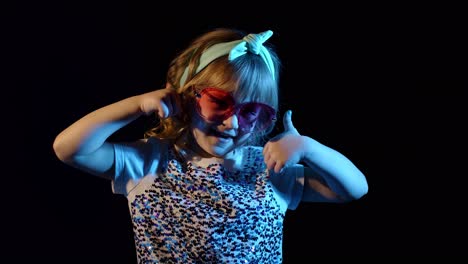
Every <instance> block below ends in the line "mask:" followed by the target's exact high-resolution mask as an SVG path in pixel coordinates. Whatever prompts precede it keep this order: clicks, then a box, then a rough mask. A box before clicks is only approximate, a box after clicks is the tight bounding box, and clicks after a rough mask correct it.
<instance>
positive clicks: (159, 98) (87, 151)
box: [53, 89, 178, 177]
mask: <svg viewBox="0 0 468 264" xmlns="http://www.w3.org/2000/svg"><path fill="white" fill-rule="evenodd" d="M176 102H177V96H176V94H175V92H174V91H173V90H170V89H160V90H156V91H152V92H149V93H145V94H141V95H137V96H132V97H129V98H126V99H123V100H121V101H118V102H115V103H113V104H110V105H107V106H104V107H102V108H99V109H97V110H95V111H93V112H91V113H89V114H87V115H85V116H84V117H82V118H81V119H79V120H77V121H76V122H74V123H73V124H72V125H70V126H69V127H67V128H66V129H65V130H63V131H62V132H61V133H60V134H59V135H57V137H56V138H55V140H54V143H53V149H54V151H55V154H56V155H57V157H58V158H59V159H60V160H61V161H63V162H65V163H66V164H69V165H71V166H74V167H76V168H78V169H81V170H85V171H87V172H90V173H92V174H94V175H98V176H103V177H111V176H112V175H111V168H112V167H113V165H114V148H113V146H112V143H110V142H107V141H106V140H107V139H108V138H109V137H110V136H111V135H112V134H113V133H115V132H116V131H117V130H119V129H120V128H122V127H124V126H125V125H127V124H129V123H130V122H132V121H133V120H135V119H137V118H138V117H139V116H141V115H143V114H147V115H148V114H151V113H156V114H158V115H159V116H160V117H168V116H169V115H172V114H174V113H176V112H177V111H178V110H177V109H178V108H177V107H176V105H175V103H176Z"/></svg>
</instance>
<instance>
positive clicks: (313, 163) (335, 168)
mask: <svg viewBox="0 0 468 264" xmlns="http://www.w3.org/2000/svg"><path fill="white" fill-rule="evenodd" d="M283 125H284V128H285V131H284V132H283V133H282V134H279V135H278V136H276V137H275V138H273V139H272V140H270V141H269V142H268V143H267V144H266V145H265V148H264V157H265V162H266V164H267V167H268V168H269V169H274V170H275V171H276V172H279V171H280V170H281V169H283V168H284V167H287V166H290V165H294V164H297V163H304V164H305V165H306V168H305V171H304V173H305V180H304V185H305V186H304V194H303V198H302V200H303V201H310V202H317V201H322V202H346V201H351V200H355V199H359V198H361V197H362V196H364V195H365V194H366V193H367V191H368V185H367V180H366V178H365V176H364V174H363V173H362V172H361V171H360V170H359V169H358V168H357V167H356V166H355V165H354V164H353V162H351V161H350V160H349V159H348V158H347V157H346V156H344V155H343V154H341V153H340V152H338V151H336V150H334V149H331V148H329V147H327V146H325V145H323V144H321V143H319V142H317V141H316V140H314V139H312V138H310V137H307V136H302V135H300V134H299V132H298V131H297V130H296V128H295V127H294V126H293V123H292V121H291V112H290V111H288V112H287V113H286V114H285V116H284V118H283Z"/></svg>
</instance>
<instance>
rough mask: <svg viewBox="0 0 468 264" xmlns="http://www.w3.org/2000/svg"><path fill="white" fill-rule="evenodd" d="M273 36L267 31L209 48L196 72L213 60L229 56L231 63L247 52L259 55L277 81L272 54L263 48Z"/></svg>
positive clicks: (182, 81) (183, 77) (184, 77)
mask: <svg viewBox="0 0 468 264" xmlns="http://www.w3.org/2000/svg"><path fill="white" fill-rule="evenodd" d="M272 35H273V31H271V30H267V31H264V32H261V33H258V34H249V35H247V36H245V37H244V38H243V39H240V40H234V41H230V42H223V43H218V44H215V45H213V46H211V47H209V48H208V49H207V50H206V51H205V52H203V54H202V55H201V56H200V63H199V65H198V67H197V70H196V71H195V74H197V73H199V72H200V71H201V70H203V69H204V68H205V67H206V66H207V65H208V64H209V63H210V62H212V61H213V60H215V59H217V58H219V57H221V56H223V55H226V54H229V57H228V59H229V61H232V60H234V59H236V58H238V57H240V56H242V55H244V54H246V53H247V52H250V53H253V54H256V55H259V56H260V57H262V59H263V61H264V62H265V64H266V65H267V67H268V70H270V72H271V75H272V76H273V79H275V67H274V64H273V60H272V59H271V55H270V52H269V51H268V49H267V48H265V47H264V46H263V43H265V41H267V40H268V39H269V38H270V37H271V36H272ZM187 75H188V67H187V68H185V71H184V73H183V74H182V77H181V79H180V84H181V85H183V84H184V83H185V81H186V79H187Z"/></svg>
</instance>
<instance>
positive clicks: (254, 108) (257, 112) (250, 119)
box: [197, 87, 276, 131]
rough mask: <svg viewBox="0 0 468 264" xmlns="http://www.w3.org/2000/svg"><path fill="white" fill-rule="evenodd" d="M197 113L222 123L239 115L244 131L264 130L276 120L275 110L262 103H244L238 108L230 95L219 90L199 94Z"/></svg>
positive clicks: (210, 120)
mask: <svg viewBox="0 0 468 264" xmlns="http://www.w3.org/2000/svg"><path fill="white" fill-rule="evenodd" d="M197 97H198V99H197V102H198V103H197V111H198V113H199V114H200V115H201V116H202V117H203V118H205V119H206V120H207V121H209V122H222V121H224V120H225V119H227V118H229V117H230V116H232V115H233V114H237V116H238V119H239V126H240V128H241V129H243V130H249V131H251V130H252V128H254V130H258V131H259V130H264V129H267V128H268V127H270V126H271V125H272V124H273V121H274V120H275V115H276V112H275V110H274V109H273V108H272V107H271V106H269V105H266V104H262V103H244V104H239V105H237V107H236V103H235V100H234V98H233V97H232V96H231V94H230V93H228V92H226V91H224V90H221V89H218V88H212V87H209V88H205V89H203V90H202V91H201V92H200V93H199V94H198V96H197Z"/></svg>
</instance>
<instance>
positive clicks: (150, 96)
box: [140, 87, 181, 118]
mask: <svg viewBox="0 0 468 264" xmlns="http://www.w3.org/2000/svg"><path fill="white" fill-rule="evenodd" d="M140 96H141V102H140V108H141V111H142V112H143V113H144V114H146V115H150V114H152V113H155V114H156V115H158V116H159V117H160V118H168V117H170V116H174V115H177V114H178V113H179V112H180V109H181V107H180V95H179V94H178V93H177V92H176V91H175V90H174V89H172V88H170V87H166V88H164V89H159V90H155V91H152V92H148V93H145V94H142V95H140Z"/></svg>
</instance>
